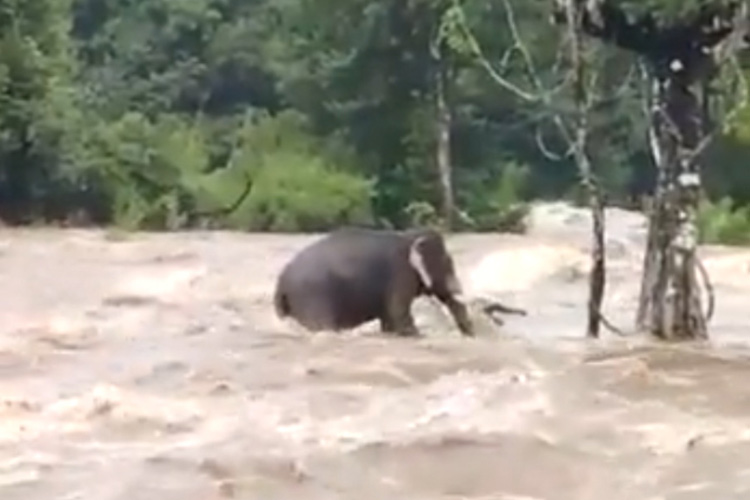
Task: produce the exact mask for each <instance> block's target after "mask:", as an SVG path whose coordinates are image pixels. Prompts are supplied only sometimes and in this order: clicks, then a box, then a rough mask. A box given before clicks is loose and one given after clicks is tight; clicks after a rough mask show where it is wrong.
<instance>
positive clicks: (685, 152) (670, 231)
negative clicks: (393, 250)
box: [638, 78, 708, 339]
mask: <svg viewBox="0 0 750 500" xmlns="http://www.w3.org/2000/svg"><path fill="white" fill-rule="evenodd" d="M653 80H654V83H655V90H656V91H655V93H654V99H655V103H654V106H653V108H652V112H651V122H652V129H653V140H652V148H656V150H655V154H654V157H655V158H656V159H657V168H658V169H659V177H658V184H657V188H656V189H657V190H656V193H655V197H654V206H653V210H652V213H651V217H650V221H649V223H650V224H649V226H650V229H649V244H648V246H647V249H646V257H645V264H646V266H645V268H644V273H643V277H642V279H643V283H642V286H641V290H642V296H641V299H640V307H639V318H638V320H639V322H640V323H641V324H640V326H641V327H643V328H644V329H646V331H649V332H650V333H651V334H653V335H654V336H656V337H659V338H662V339H704V338H707V337H708V332H707V328H706V318H705V317H704V315H703V310H702V306H701V296H700V288H699V285H698V281H697V272H698V267H697V261H696V259H697V255H696V252H697V246H698V238H697V223H696V220H697V213H698V202H699V197H700V186H701V176H700V168H699V164H698V161H697V158H696V156H697V155H696V154H695V153H696V151H697V148H698V146H699V143H700V140H701V135H702V121H703V120H702V119H701V117H702V114H703V113H702V109H701V106H700V104H699V101H698V99H697V98H696V96H695V92H696V88H695V87H696V86H695V85H690V84H689V83H687V82H685V81H681V80H680V79H677V78H663V79H659V80H657V79H655V78H653Z"/></svg>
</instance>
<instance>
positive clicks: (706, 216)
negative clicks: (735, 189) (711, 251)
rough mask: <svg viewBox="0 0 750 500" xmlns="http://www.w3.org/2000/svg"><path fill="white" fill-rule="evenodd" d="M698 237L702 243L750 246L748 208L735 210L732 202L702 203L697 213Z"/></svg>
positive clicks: (725, 199) (749, 210)
mask: <svg viewBox="0 0 750 500" xmlns="http://www.w3.org/2000/svg"><path fill="white" fill-rule="evenodd" d="M698 236H699V239H700V241H701V242H703V243H720V244H725V245H747V244H750V207H747V206H745V207H742V208H735V207H734V206H733V203H732V200H731V199H729V198H722V199H721V200H719V201H718V202H716V203H712V202H710V201H707V200H705V201H703V202H702V204H701V207H700V211H699V213H698Z"/></svg>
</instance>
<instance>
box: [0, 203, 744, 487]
mask: <svg viewBox="0 0 750 500" xmlns="http://www.w3.org/2000/svg"><path fill="white" fill-rule="evenodd" d="M533 222H534V225H533V229H532V231H531V232H530V234H529V235H526V236H514V235H459V236H454V237H451V238H449V247H450V248H451V250H452V251H453V253H454V256H455V259H456V263H457V268H458V271H459V274H460V276H461V279H462V280H463V282H464V286H465V288H466V289H467V292H468V293H469V294H474V295H480V294H483V295H485V296H491V297H495V298H497V299H500V300H502V301H503V302H505V303H508V304H511V305H514V306H519V307H523V308H525V309H527V310H528V311H529V316H527V317H513V316H509V317H506V318H505V319H506V324H505V326H504V327H503V328H501V329H497V328H496V327H493V326H492V324H491V323H490V322H489V321H487V320H481V319H480V320H478V321H480V326H481V335H479V337H478V338H475V339H467V338H462V337H460V335H459V333H458V332H457V330H456V329H455V328H454V326H453V325H452V323H451V322H450V320H449V318H448V316H447V314H446V313H445V312H443V311H442V310H441V309H440V308H438V307H437V306H435V305H433V304H432V303H431V302H429V301H427V300H424V299H422V300H420V301H419V302H418V303H417V304H415V307H414V310H415V314H416V318H417V324H418V325H419V326H420V327H421V329H422V330H423V333H424V337H423V338H419V339H402V338H394V337H385V336H383V335H380V334H378V333H377V330H376V327H375V325H374V324H371V325H365V326H363V327H361V328H359V329H357V330H355V331H352V332H344V333H339V334H333V333H321V334H317V335H312V334H309V333H306V332H304V331H302V330H301V329H300V328H298V327H295V326H294V325H293V324H290V323H288V322H286V323H285V322H281V321H280V320H278V319H276V318H275V316H274V313H273V309H272V306H271V300H270V296H271V291H272V289H273V282H274V279H275V277H276V275H277V273H278V272H279V270H280V268H281V266H282V265H283V264H284V262H286V261H287V260H288V259H289V258H290V257H291V256H292V254H293V253H294V252H295V251H296V250H298V249H300V248H302V246H304V245H305V244H307V243H309V242H310V241H313V240H314V239H315V238H317V236H315V235H304V236H303V235H255V234H242V233H229V232H192V233H172V234H136V235H126V236H118V235H116V234H114V233H108V232H106V231H89V230H85V231H84V230H49V229H44V230H41V229H40V230H4V231H0V283H2V290H1V291H0V499H2V500H58V499H59V500H84V499H85V500H214V499H217V500H218V499H258V500H277V499H278V500H282V499H283V500H286V499H289V500H297V499H300V500H302V499H304V500H317V499H320V500H329V499H330V500H334V499H335V500H338V499H352V500H367V499H372V500H381V499H382V500H401V499H403V500H407V499H408V500H423V499H424V500H427V499H436V500H437V499H446V500H447V499H456V500H457V499H471V500H475V499H477V500H478V499H483V500H484V499H507V500H511V499H513V500H522V499H523V500H532V499H539V500H558V499H559V500H579V499H580V500H583V499H590V500H601V499H604V498H610V499H615V500H616V499H622V500H657V499H668V500H698V499H701V500H702V499H706V500H718V499H722V500H725V499H735V498H737V499H740V498H741V499H748V498H750V389H748V387H750V361H748V349H747V345H748V343H747V342H746V338H747V337H748V333H750V329H748V325H750V316H748V312H747V310H748V309H747V303H748V299H749V298H750V274H749V273H750V250H744V249H731V248H719V247H710V248H704V249H702V254H703V257H704V260H705V262H706V267H707V268H708V270H709V272H710V273H711V275H712V278H713V282H714V286H715V288H716V291H717V299H718V305H717V312H716V316H715V318H714V321H713V322H712V324H711V334H712V341H711V343H710V345H681V346H675V345H672V346H668V345H658V344H655V343H653V342H649V341H647V340H645V339H642V338H639V337H637V336H633V337H628V338H617V337H614V336H611V335H607V336H605V337H604V338H602V339H601V340H600V341H597V342H591V341H586V340H584V339H582V337H583V329H584V323H585V322H584V320H585V318H584V315H585V297H586V277H585V271H586V266H587V247H588V239H587V228H588V219H587V217H586V215H585V212H581V211H580V210H574V209H571V208H567V207H564V206H562V205H540V206H539V207H537V208H536V210H535V212H534V217H533ZM609 224H610V233H609V234H610V242H609V260H610V268H609V279H610V281H609V288H608V297H607V300H606V313H607V315H608V316H609V318H610V319H611V320H612V321H613V322H614V323H617V324H619V325H621V326H622V327H623V328H625V329H629V328H630V327H629V325H631V324H632V322H633V317H634V315H635V304H636V298H637V293H638V286H639V271H640V267H641V248H642V242H643V233H644V223H643V220H642V218H641V217H640V216H638V215H636V214H631V213H627V212H623V211H614V210H613V211H612V212H610V213H609ZM742 311H746V312H744V313H743V312H742Z"/></svg>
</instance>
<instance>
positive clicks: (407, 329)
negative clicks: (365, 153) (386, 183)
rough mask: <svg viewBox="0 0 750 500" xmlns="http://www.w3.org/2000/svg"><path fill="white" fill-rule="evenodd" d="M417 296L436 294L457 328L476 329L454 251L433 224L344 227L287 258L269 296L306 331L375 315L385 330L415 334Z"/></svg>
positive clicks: (354, 322)
mask: <svg viewBox="0 0 750 500" xmlns="http://www.w3.org/2000/svg"><path fill="white" fill-rule="evenodd" d="M419 296H432V297H435V298H437V299H438V301H440V302H441V303H442V304H443V305H444V306H446V307H447V309H448V311H449V312H450V313H451V316H452V317H453V319H454V321H455V322H456V325H457V326H458V328H459V330H460V331H461V333H462V334H463V335H465V336H474V326H473V323H472V321H471V319H470V318H469V314H468V310H467V307H466V304H465V302H464V299H463V298H462V287H461V283H460V281H459V279H458V277H457V275H456V271H455V267H454V263H453V259H452V257H451V255H450V254H449V253H448V250H447V248H446V246H445V241H444V239H443V237H442V235H441V234H440V233H439V232H437V231H435V230H432V229H412V230H406V231H396V230H385V229H371V228H362V227H344V228H339V229H337V230H334V231H333V232H331V233H329V234H328V235H326V236H324V237H322V238H321V239H319V240H317V241H315V242H313V243H311V244H310V245H308V246H307V247H305V248H303V249H302V250H301V251H299V252H298V253H297V254H296V255H295V256H294V257H293V258H292V259H291V260H290V261H289V262H287V264H286V265H285V266H284V267H283V268H282V270H281V272H280V274H279V276H278V278H277V281H276V288H275V291H274V298H273V302H274V308H275V311H276V314H277V316H278V317H279V318H282V319H283V318H287V317H291V318H293V319H295V320H296V321H297V323H299V324H301V325H302V326H303V327H305V328H306V329H307V330H308V331H313V332H315V331H321V330H329V331H340V330H346V329H352V328H355V327H357V326H360V325H362V324H364V323H366V322H369V321H371V320H379V322H380V330H381V332H383V333H389V334H396V335H400V336H419V335H421V334H420V332H419V331H418V329H417V327H416V326H415V324H414V318H413V317H412V314H411V305H412V302H413V301H414V299H415V298H417V297H419Z"/></svg>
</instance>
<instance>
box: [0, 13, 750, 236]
mask: <svg viewBox="0 0 750 500" xmlns="http://www.w3.org/2000/svg"><path fill="white" fill-rule="evenodd" d="M552 3H553V2H552V0H471V1H466V2H459V3H456V2H454V1H449V0H72V1H71V0H0V219H2V221H4V222H5V223H7V224H33V223H43V224H49V223H63V222H65V223H74V224H75V223H83V222H84V221H87V222H89V223H94V224H98V225H114V226H118V227H123V228H127V229H144V230H164V229H165V230H175V229H183V228H188V227H196V226H200V225H205V224H206V223H207V220H209V219H210V224H211V225H212V226H213V227H223V228H230V229H241V230H247V231H295V232H296V231H324V230H327V229H330V228H333V227H336V226H339V225H342V224H358V225H374V226H378V227H396V228H403V227H408V226H412V225H416V224H430V223H440V222H442V223H445V222H446V220H445V219H446V218H451V225H452V227H453V228H454V229H456V230H470V231H520V230H522V229H523V228H522V224H521V221H522V217H521V216H522V215H523V214H524V213H525V210H526V209H527V207H528V203H529V202H530V201H532V200H539V199H555V200H559V199H567V200H570V201H572V202H574V203H582V202H583V201H584V200H585V196H584V193H583V192H582V188H581V187H580V180H579V177H578V170H577V167H576V164H575V162H574V160H573V158H572V157H571V155H566V151H565V148H566V143H565V141H563V140H561V138H559V137H556V130H557V129H556V127H555V124H554V119H555V117H559V116H565V115H566V114H572V113H574V103H573V99H572V96H571V93H570V92H567V93H566V92H565V91H563V90H560V91H559V92H557V93H555V94H554V95H552V91H550V96H551V97H550V98H549V99H523V98H519V95H518V93H516V92H512V91H509V90H508V89H507V88H506V87H503V86H502V85H499V84H498V78H497V77H498V76H501V77H502V78H503V80H504V81H506V82H512V84H513V85H515V86H517V87H518V88H519V89H533V88H535V87H534V86H535V85H536V86H537V88H539V85H541V87H543V88H546V89H555V88H560V89H562V87H563V86H562V85H558V84H559V82H560V81H564V78H565V75H564V72H563V71H561V64H560V60H561V58H560V53H561V51H560V48H561V47H562V46H563V43H562V40H563V38H564V36H565V32H564V29H562V28H560V27H558V26H555V25H554V24H553V23H552V21H551V18H550V17H551V11H552V7H553V5H552ZM635 3H638V2H635ZM641 3H642V2H641ZM670 3H674V2H671V0H653V1H651V4H655V5H656V6H657V7H658V6H659V4H665V5H666V4H670ZM649 5H650V4H649ZM509 13H512V14H513V16H514V20H515V23H516V25H517V27H518V33H520V36H521V37H522V39H523V47H520V48H522V49H524V50H525V51H526V52H525V51H524V50H510V49H513V48H514V47H515V48H516V49H518V48H519V47H518V46H517V44H516V42H517V40H515V38H514V37H513V35H512V33H511V30H510V29H509V25H508V19H509V17H508V15H509ZM458 14H460V19H457V18H456V16H457V15H458ZM459 24H460V26H458V25H459ZM457 26H458V28H456V27H457ZM459 28H460V29H462V30H468V31H467V32H470V33H471V36H472V37H473V38H471V39H469V40H468V41H469V42H471V43H474V44H475V45H473V46H472V45H471V43H469V44H468V45H469V48H470V49H471V50H464V49H465V47H464V49H462V48H461V44H460V43H455V40H456V38H455V37H454V39H453V43H448V42H446V40H448V38H449V37H450V33H449V35H448V36H446V32H447V31H451V30H452V32H455V31H456V29H459ZM459 38H460V37H459ZM463 40H464V41H465V42H466V40H467V39H466V38H465V37H464V39H463ZM591 44H592V45H593V48H592V49H591V53H589V54H588V61H589V63H590V64H591V68H592V69H591V71H595V72H596V74H597V78H596V79H595V80H594V81H595V83H594V86H595V88H592V89H591V91H592V92H595V93H596V94H597V95H598V96H600V97H601V98H600V99H598V100H597V103H596V106H595V107H594V108H593V109H592V110H591V116H590V120H589V137H588V143H587V147H588V154H589V156H590V158H591V161H592V164H593V166H594V170H595V173H596V175H597V177H598V179H599V181H600V183H601V185H602V186H603V188H604V190H605V191H606V196H607V203H608V204H609V205H616V206H624V207H630V208H633V207H640V204H641V200H642V197H643V195H647V194H648V193H650V192H651V190H652V188H653V185H654V178H655V172H656V170H655V167H654V166H653V160H652V158H651V155H650V152H649V149H648V148H649V144H648V140H647V128H648V117H647V115H646V112H645V110H644V102H645V101H644V92H645V89H644V82H643V79H642V78H640V77H639V68H638V64H637V61H636V60H635V59H634V57H633V55H632V54H629V53H626V52H624V51H620V50H618V49H616V48H612V47H606V46H603V45H596V44H595V42H591ZM464 45H466V44H464ZM477 48H480V49H481V54H478V53H477V50H476V49H477ZM526 56H528V57H529V58H530V60H533V63H534V69H535V72H533V73H530V72H529V65H528V64H527V63H528V59H525V57H526ZM740 66H741V71H742V72H743V73H746V72H747V71H748V70H750V61H746V60H745V61H743V60H741V61H740ZM488 68H490V71H488ZM725 125H726V126H723V127H721V131H720V133H719V134H718V135H717V136H716V138H715V140H714V141H713V142H712V143H711V145H710V147H709V148H707V149H706V151H705V153H704V155H703V164H704V172H705V173H704V181H705V197H706V201H705V202H704V204H703V209H702V211H701V219H700V224H699V226H700V230H701V234H702V238H703V240H704V241H720V242H725V243H748V242H750V169H748V168H746V159H747V158H750V106H747V105H745V106H744V107H742V108H740V109H739V110H738V112H737V114H736V115H735V117H734V119H733V120H732V122H731V123H727V124H725ZM446 137H447V138H448V139H449V141H448V142H446V141H445V138H446ZM441 158H442V159H441ZM441 161H442V162H443V165H442V168H443V169H445V168H449V170H450V173H451V176H450V178H451V181H450V186H449V188H450V193H451V195H452V197H453V198H454V199H453V200H449V201H451V205H455V207H453V206H451V207H448V208H447V209H446V199H445V198H446V185H445V183H446V179H445V178H444V177H442V178H441V175H440V172H441V165H440V163H441ZM248 182H250V186H251V188H250V192H249V194H248V196H247V197H245V198H244V199H243V201H242V203H241V204H240V205H239V206H238V207H237V209H236V210H234V211H232V212H231V213H226V214H222V215H220V216H212V217H210V218H208V219H207V218H205V217H201V216H200V215H201V214H202V213H207V212H211V211H215V210H219V209H220V208H221V207H224V206H227V205H229V204H231V203H232V202H233V201H234V200H236V199H237V197H238V196H240V194H241V193H242V191H243V188H244V186H245V185H246V184H247V183H248Z"/></svg>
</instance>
